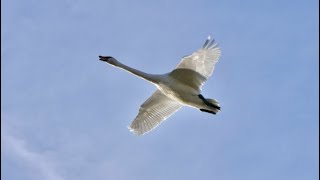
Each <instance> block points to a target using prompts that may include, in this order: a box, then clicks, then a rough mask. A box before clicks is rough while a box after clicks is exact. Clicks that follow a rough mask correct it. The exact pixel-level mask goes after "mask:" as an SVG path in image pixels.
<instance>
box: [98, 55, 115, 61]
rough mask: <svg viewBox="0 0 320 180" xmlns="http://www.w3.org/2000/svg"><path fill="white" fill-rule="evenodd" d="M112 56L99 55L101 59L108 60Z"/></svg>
mask: <svg viewBox="0 0 320 180" xmlns="http://www.w3.org/2000/svg"><path fill="white" fill-rule="evenodd" d="M110 58H112V57H111V56H99V60H100V61H108V60H109V59H110Z"/></svg>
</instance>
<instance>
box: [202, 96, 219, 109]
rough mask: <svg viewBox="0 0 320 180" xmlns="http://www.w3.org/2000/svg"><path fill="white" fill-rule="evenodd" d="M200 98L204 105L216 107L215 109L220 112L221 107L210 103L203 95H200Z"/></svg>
mask: <svg viewBox="0 0 320 180" xmlns="http://www.w3.org/2000/svg"><path fill="white" fill-rule="evenodd" d="M198 97H199V98H200V99H201V100H202V101H203V102H204V104H206V105H207V106H210V107H214V108H216V109H218V110H220V107H219V106H217V105H215V104H212V103H210V102H208V101H207V100H206V98H204V97H203V96H202V95H201V94H199V95H198Z"/></svg>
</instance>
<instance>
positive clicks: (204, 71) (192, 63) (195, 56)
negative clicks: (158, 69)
mask: <svg viewBox="0 0 320 180" xmlns="http://www.w3.org/2000/svg"><path fill="white" fill-rule="evenodd" d="M214 42H215V40H214V39H212V40H210V36H209V37H208V39H207V40H206V42H205V43H204V45H203V46H202V48H201V49H199V50H198V51H196V52H194V53H192V54H191V55H189V56H186V57H184V58H182V60H181V62H180V63H179V64H178V66H177V67H176V69H191V70H194V71H196V72H198V73H199V74H200V75H202V76H204V77H205V78H206V79H208V78H209V77H210V76H211V75H212V72H213V70H214V67H215V64H216V63H217V62H218V60H219V58H220V56H221V50H220V48H219V47H218V44H216V43H214Z"/></svg>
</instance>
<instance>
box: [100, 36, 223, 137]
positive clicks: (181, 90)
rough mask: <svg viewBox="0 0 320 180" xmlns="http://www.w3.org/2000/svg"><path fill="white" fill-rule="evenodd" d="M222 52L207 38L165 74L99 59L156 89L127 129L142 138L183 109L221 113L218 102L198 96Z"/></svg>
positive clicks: (109, 59) (105, 58)
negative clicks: (148, 83) (143, 70)
mask: <svg viewBox="0 0 320 180" xmlns="http://www.w3.org/2000/svg"><path fill="white" fill-rule="evenodd" d="M220 55H221V50H220V48H219V47H218V45H217V44H216V43H215V41H214V39H212V40H211V38H210V36H209V37H208V38H207V40H206V41H205V43H204V45H203V46H202V48H200V49H199V50H197V51H196V52H194V53H192V54H191V55H189V56H185V57H183V58H182V60H181V62H180V63H179V64H178V66H177V67H176V69H174V70H173V71H171V72H169V73H166V74H160V75H158V74H148V73H144V72H142V71H139V70H136V69H134V68H131V67H129V66H126V65H124V64H122V63H120V62H119V61H117V60H116V59H115V58H113V57H111V56H99V59H100V60H101V61H105V62H107V63H109V64H111V65H113V66H116V67H119V68H121V69H124V70H126V71H128V72H130V73H132V74H134V75H136V76H138V77H141V78H143V79H145V80H147V81H149V82H151V83H153V84H154V85H155V86H156V87H157V90H156V91H155V92H154V93H153V94H152V95H151V96H150V97H149V98H148V99H147V100H146V101H145V102H144V103H143V104H142V105H141V107H140V109H139V113H138V115H137V117H136V118H135V119H134V120H133V122H132V123H131V125H130V126H129V129H130V131H132V132H133V133H134V134H137V135H143V134H145V133H147V132H150V131H151V130H152V129H154V128H155V127H157V126H158V125H159V124H161V123H162V122H163V121H164V120H166V119H167V118H169V117H170V116H171V115H172V114H173V113H175V112H176V111H178V110H179V109H180V108H181V107H182V106H190V107H193V108H197V109H199V110H200V111H203V112H207V113H212V114H216V113H217V112H219V111H220V106H219V103H218V101H217V100H214V99H207V98H204V97H203V96H202V95H201V93H200V92H201V87H202V85H203V84H204V83H205V81H206V80H207V79H208V78H209V77H210V76H211V75H212V72H213V70H214V67H215V64H216V63H217V62H218V60H219V58H220Z"/></svg>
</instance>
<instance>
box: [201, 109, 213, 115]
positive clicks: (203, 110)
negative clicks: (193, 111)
mask: <svg viewBox="0 0 320 180" xmlns="http://www.w3.org/2000/svg"><path fill="white" fill-rule="evenodd" d="M199 110H200V111H202V112H207V113H211V114H216V113H215V112H213V111H209V110H206V109H199Z"/></svg>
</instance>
